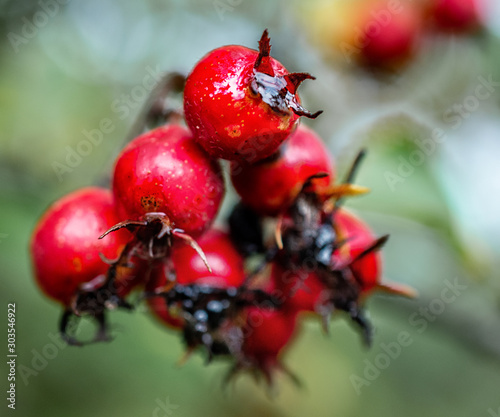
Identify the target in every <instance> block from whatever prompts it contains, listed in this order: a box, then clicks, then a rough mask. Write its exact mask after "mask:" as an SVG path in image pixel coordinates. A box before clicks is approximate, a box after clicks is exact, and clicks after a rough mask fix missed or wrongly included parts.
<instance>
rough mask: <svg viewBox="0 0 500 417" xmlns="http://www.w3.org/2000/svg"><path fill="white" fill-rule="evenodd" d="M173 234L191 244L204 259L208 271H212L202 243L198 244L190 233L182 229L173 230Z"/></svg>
mask: <svg viewBox="0 0 500 417" xmlns="http://www.w3.org/2000/svg"><path fill="white" fill-rule="evenodd" d="M172 235H173V236H176V237H178V238H180V239H182V240H184V241H185V242H186V243H187V244H188V245H189V246H191V247H192V248H193V249H194V250H195V251H196V252H197V253H198V255H199V256H200V258H201V259H202V260H203V263H204V264H205V266H206V267H207V269H208V272H210V273H212V268H210V265H209V263H208V259H207V256H206V255H205V252H203V249H202V248H201V247H200V245H198V243H197V242H196V240H194V239H193V238H192V237H191V236H189V235H188V234H186V233H184V231H183V230H181V229H174V230H173V231H172Z"/></svg>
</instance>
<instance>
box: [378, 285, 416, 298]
mask: <svg viewBox="0 0 500 417" xmlns="http://www.w3.org/2000/svg"><path fill="white" fill-rule="evenodd" d="M375 289H377V290H380V291H382V292H384V293H386V294H392V295H400V296H402V297H406V298H416V297H418V291H417V290H416V289H415V288H412V287H410V286H409V285H405V284H399V283H395V282H385V283H379V284H377V285H376V286H375Z"/></svg>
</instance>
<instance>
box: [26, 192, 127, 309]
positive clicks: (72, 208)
mask: <svg viewBox="0 0 500 417" xmlns="http://www.w3.org/2000/svg"><path fill="white" fill-rule="evenodd" d="M117 221H118V218H117V216H116V214H115V208H114V205H113V196H112V194H111V192H110V191H108V190H105V189H102V188H96V187H88V188H83V189H81V190H77V191H74V192H72V193H70V194H68V195H66V196H65V197H63V198H61V199H60V200H58V201H56V202H55V203H54V204H52V205H51V206H50V207H49V208H48V210H47V211H46V212H45V213H44V214H43V216H42V217H41V219H40V220H39V222H38V224H37V226H36V228H35V230H34V232H33V235H32V238H31V257H32V260H33V267H34V272H35V278H36V280H37V282H38V284H39V286H40V288H41V289H42V290H43V291H44V292H45V293H46V294H47V295H48V296H49V297H51V298H53V299H55V300H57V301H59V302H61V303H62V304H64V305H65V306H69V304H70V303H71V301H72V298H73V297H74V296H75V295H76V293H77V291H78V290H79V289H80V288H81V286H82V284H84V283H88V282H90V281H92V280H94V279H95V278H97V277H99V276H102V275H104V274H106V272H107V270H108V267H109V265H108V264H106V263H105V262H104V261H103V260H102V259H101V257H100V255H101V254H102V255H103V256H104V257H106V258H108V259H114V258H116V257H117V256H118V255H119V254H120V251H121V250H122V248H123V247H124V246H125V244H126V243H127V240H128V239H129V238H130V234H129V233H128V232H126V231H119V232H117V233H114V234H112V235H109V236H106V237H105V238H104V239H98V237H99V235H101V234H102V233H103V232H104V231H105V230H107V229H108V228H110V227H111V226H113V225H114V224H116V222H117ZM121 275H122V274H120V276H121ZM123 278H124V280H125V281H124V282H123V284H124V286H122V285H121V284H120V282H119V280H117V282H116V283H117V285H118V286H119V287H120V291H119V292H120V293H121V294H120V295H125V294H126V293H127V292H129V291H130V289H131V288H132V287H133V286H134V285H135V282H136V281H135V279H130V278H131V275H128V274H124V275H123ZM131 282H133V283H134V284H133V285H132V284H130V285H126V284H129V283H131Z"/></svg>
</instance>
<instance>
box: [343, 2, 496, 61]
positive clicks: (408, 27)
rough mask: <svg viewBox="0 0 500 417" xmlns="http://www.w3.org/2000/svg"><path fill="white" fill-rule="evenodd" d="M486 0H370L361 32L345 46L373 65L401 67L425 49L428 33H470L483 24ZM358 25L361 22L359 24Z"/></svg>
mask: <svg viewBox="0 0 500 417" xmlns="http://www.w3.org/2000/svg"><path fill="white" fill-rule="evenodd" d="M483 2H486V0H419V1H416V2H415V1H407V0H405V1H387V0H369V1H367V2H366V4H363V6H354V7H359V12H358V14H359V16H358V17H357V20H358V25H359V26H360V28H361V32H362V33H361V35H359V34H353V36H354V37H355V39H354V40H353V41H351V42H349V44H351V45H352V46H354V47H355V48H353V47H352V46H351V48H345V47H344V49H345V50H344V53H346V54H348V55H351V54H352V53H354V52H358V53H356V54H355V57H356V58H357V60H358V62H359V63H360V64H362V65H364V66H367V67H370V68H383V69H387V68H389V69H398V68H400V67H401V66H402V65H404V64H406V63H407V62H408V61H409V60H410V59H411V58H412V57H413V56H414V55H415V53H416V52H417V51H418V50H419V49H421V46H422V35H423V34H425V33H436V32H437V33H446V34H466V33H472V32H474V31H476V30H478V29H479V28H480V22H481V19H480V15H479V13H480V7H481V5H482V3H483ZM356 26H357V25H356Z"/></svg>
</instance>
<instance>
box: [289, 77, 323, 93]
mask: <svg viewBox="0 0 500 417" xmlns="http://www.w3.org/2000/svg"><path fill="white" fill-rule="evenodd" d="M283 78H284V79H285V81H286V83H287V86H288V91H290V93H292V94H295V92H296V91H297V88H298V87H299V85H300V84H302V82H303V81H304V80H315V79H316V77H313V76H312V75H311V74H308V73H307V72H292V73H290V74H286V75H284V76H283Z"/></svg>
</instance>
